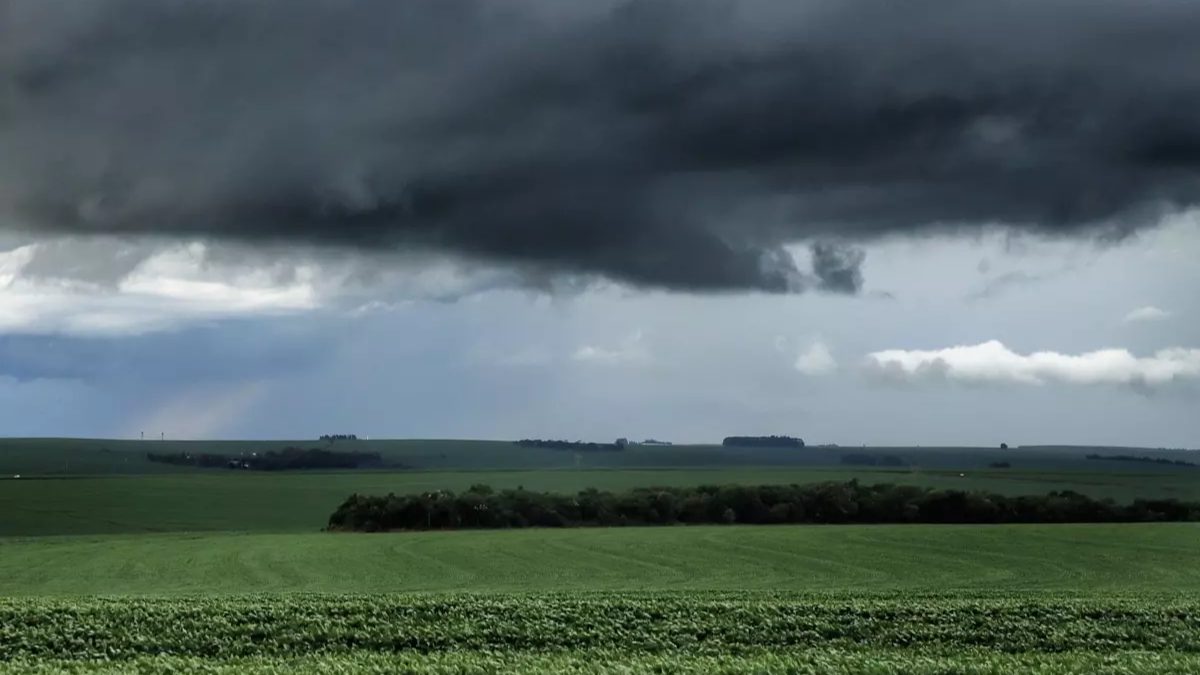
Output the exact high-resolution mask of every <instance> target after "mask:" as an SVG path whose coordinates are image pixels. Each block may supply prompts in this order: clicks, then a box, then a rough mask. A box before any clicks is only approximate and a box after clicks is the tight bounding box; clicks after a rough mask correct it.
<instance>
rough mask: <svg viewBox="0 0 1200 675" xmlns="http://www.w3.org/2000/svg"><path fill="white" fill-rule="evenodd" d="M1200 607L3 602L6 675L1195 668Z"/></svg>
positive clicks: (816, 600)
mask: <svg viewBox="0 0 1200 675" xmlns="http://www.w3.org/2000/svg"><path fill="white" fill-rule="evenodd" d="M1198 624H1200V601H1196V600H1180V599H1173V600H1172V599H1165V598H1158V599H1149V600H1147V599H1145V598H1127V599H1113V598H1109V599H1092V600H1070V599H1062V598H1053V597H1039V598H1025V599H1011V598H965V597H936V596H906V595H897V596H890V597H889V596H880V597H870V598H844V597H843V598H837V597H830V596H824V597H820V596H811V597H810V596H803V595H791V594H761V593H750V594H746V593H739V594H712V593H687V594H671V593H648V594H616V593H611V594H599V595H597V594H586V593H585V594H547V595H537V596H530V595H515V596H513V595H460V596H456V595H441V596H404V595H385V596H364V597H345V596H343V597H330V596H290V597H272V598H262V597H234V598H225V599H213V598H201V597H197V598H180V599H142V600H135V599H129V598H125V599H107V600H106V599H75V600H49V599H27V600H5V601H0V662H3V663H4V664H5V665H4V666H3V667H2V668H6V669H10V670H8V672H38V671H39V670H40V671H42V672H59V671H68V672H69V671H71V670H101V671H103V670H109V671H110V672H171V671H177V672H178V671H187V672H294V671H300V672H318V671H321V672H364V671H366V672H397V671H401V672H419V673H425V672H428V673H438V672H480V673H482V672H496V671H542V672H545V671H553V672H679V671H682V672H730V673H735V672H739V673H740V672H799V673H803V672H814V673H815V672H874V673H901V672H918V673H952V672H958V673H961V672H978V673H999V672H1012V671H1013V670H1014V669H1015V670H1020V671H1026V672H1028V671H1034V670H1036V671H1038V672H1049V673H1063V672H1070V673H1075V672H1080V673H1082V672H1106V671H1108V672H1124V673H1142V672H1145V673H1151V672H1189V671H1193V672H1194V670H1195V668H1196V667H1197V666H1200V631H1198V630H1197V625H1198Z"/></svg>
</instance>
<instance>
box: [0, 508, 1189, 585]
mask: <svg viewBox="0 0 1200 675" xmlns="http://www.w3.org/2000/svg"><path fill="white" fill-rule="evenodd" d="M0 551H2V553H0V595H7V596H14V595H78V594H94V593H100V594H104V595H125V594H136V595H145V594H151V595H157V594H197V593H202V594H239V593H264V592H285V593H311V592H321V593H381V592H409V591H422V592H431V591H439V592H447V591H455V592H457V591H463V590H470V591H473V592H498V591H505V592H507V591H522V592H527V591H528V592H531V591H537V592H546V591H582V590H586V591H605V590H608V591H613V590H620V591H632V590H654V591H662V590H697V589H702V590H707V591H712V590H770V591H804V592H822V593H865V592H871V593H879V592H900V591H904V592H940V593H968V592H969V593H973V594H978V593H1009V592H1033V591H1054V592H1069V593H1071V594H1073V595H1076V596H1077V595H1079V594H1085V595H1100V596H1102V595H1107V594H1111V593H1126V594H1130V593H1151V592H1152V593H1189V594H1195V593H1197V592H1200V568H1197V567H1196V565H1195V564H1193V563H1194V561H1195V560H1196V559H1197V558H1198V557H1200V526H1197V525H1195V524H1190V523H1187V524H1176V523H1163V524H1155V525H1053V526H1036V525H1026V526H1005V525H997V526H953V525H943V526H922V525H911V526H837V527H821V526H786V525H781V526H759V527H754V526H726V527H721V526H715V527H713V526H697V527H672V528H608V529H590V530H589V529H567V530H512V531H459V532H425V533H405V534H390V535H355V534H349V535H336V534H322V533H315V534H261V535H237V534H204V535H199V534H195V535H179V534H173V535H142V536H106V537H53V538H36V539H16V540H11V539H10V540H7V541H5V543H4V544H3V545H2V546H0Z"/></svg>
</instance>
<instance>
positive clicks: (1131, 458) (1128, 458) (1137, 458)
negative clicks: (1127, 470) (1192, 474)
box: [1087, 455, 1200, 466]
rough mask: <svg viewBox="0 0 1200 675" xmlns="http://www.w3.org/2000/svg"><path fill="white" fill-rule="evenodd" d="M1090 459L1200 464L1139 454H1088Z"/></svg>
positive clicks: (1177, 464)
mask: <svg viewBox="0 0 1200 675" xmlns="http://www.w3.org/2000/svg"><path fill="white" fill-rule="evenodd" d="M1087 458H1088V459H1106V460H1111V461H1115V462H1148V463H1150V464H1169V465H1171V466H1200V465H1198V464H1195V463H1194V462H1185V461H1183V460H1182V459H1167V458H1166V457H1140V456H1138V455H1087Z"/></svg>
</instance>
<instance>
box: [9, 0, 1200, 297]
mask: <svg viewBox="0 0 1200 675" xmlns="http://www.w3.org/2000/svg"><path fill="white" fill-rule="evenodd" d="M1198 30H1200V4H1197V3H1195V2H1192V1H1191V0H1155V1H1153V2H1144V3H1135V2H1125V1H1120V2H1118V1H1115V0H1048V1H1044V2H1029V1H1028V0H1021V1H1019V2H1017V1H1012V0H992V1H990V2H986V3H974V2H970V3H965V2H959V1H957V0H953V1H952V0H913V1H912V2H903V3H897V2H892V1H890V0H889V1H887V2H885V1H883V0H811V1H808V2H792V1H788V0H776V1H766V0H745V1H742V2H722V1H717V0H688V1H686V2H685V1H682V0H648V1H633V2H612V1H610V0H605V1H601V0H597V1H595V2H580V3H562V2H556V1H552V0H513V1H511V2H486V1H484V0H439V1H437V2H395V1H393V0H387V1H383V0H380V1H372V0H360V1H358V2H341V1H338V0H207V1H205V2H188V1H184V0H79V1H77V2H70V3H48V2H45V1H44V0H0V217H5V214H6V216H7V218H8V219H10V221H11V222H12V223H15V224H18V225H20V226H23V227H26V228H30V229H34V230H37V231H51V230H53V231H57V232H67V233H89V232H103V233H134V234H138V233H153V234H165V235H169V236H176V235H185V236H202V237H213V238H232V239H245V240H251V241H284V242H288V241H291V242H301V243H304V244H312V243H316V244H331V245H346V246H351V247H362V248H371V249H389V248H397V249H398V248H406V249H411V248H416V249H420V248H426V247H427V248H430V249H434V250H444V251H449V252H452V253H454V254H456V255H460V256H465V257H468V258H480V259H486V260H493V261H501V262H504V263H506V264H512V265H515V266H517V267H518V268H520V269H523V270H525V271H527V272H529V273H530V274H534V275H536V274H545V273H558V272H566V273H580V274H601V275H605V276H609V277H612V278H616V279H620V280H624V281H627V282H631V283H634V284H638V285H646V286H662V287H670V288H679V289H692V290H728V289H762V290H769V291H789V290H802V289H804V288H808V287H814V286H815V287H821V288H826V289H830V290H839V291H849V290H854V289H856V288H857V287H858V286H859V283H860V275H859V272H858V267H859V265H860V264H861V257H859V256H857V255H856V254H853V253H849V252H850V251H852V250H853V249H841V248H837V247H834V248H830V247H828V246H825V245H818V246H816V247H815V248H814V256H813V258H814V260H815V261H816V263H817V268H816V269H815V270H814V271H813V273H812V274H810V273H808V272H806V271H800V270H798V269H797V267H796V265H795V263H794V261H793V260H792V258H791V256H790V255H789V254H788V253H787V252H786V250H785V249H784V246H785V245H787V244H790V243H795V242H803V241H834V240H836V241H840V242H853V241H857V240H865V239H869V238H871V237H875V236H880V235H883V234H890V233H897V232H899V233H913V232H921V231H928V230H930V229H932V228H970V227H985V226H993V225H995V224H997V223H1003V224H1005V225H1007V226H1010V227H1016V228H1026V229H1031V230H1038V231H1041V232H1045V233H1049V234H1071V235H1074V234H1082V235H1090V234H1094V233H1104V234H1108V235H1112V234H1114V233H1115V234H1120V233H1122V232H1126V231H1129V230H1130V229H1131V228H1133V227H1136V226H1138V225H1139V224H1141V223H1145V222H1151V221H1153V220H1154V219H1155V216H1156V215H1157V214H1160V213H1162V212H1164V211H1166V210H1169V209H1173V208H1180V207H1183V206H1187V205H1191V204H1194V203H1195V202H1196V201H1197V198H1198V197H1200V180H1197V178H1198V175H1197V174H1198V171H1197V170H1198V168H1200V68H1196V67H1195V64H1196V63H1200V40H1197V39H1196V34H1197V31H1198Z"/></svg>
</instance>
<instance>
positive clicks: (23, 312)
mask: <svg viewBox="0 0 1200 675" xmlns="http://www.w3.org/2000/svg"><path fill="white" fill-rule="evenodd" d="M41 246H42V245H41V244H30V245H26V246H21V247H18V248H15V249H12V250H9V251H0V333H66V334H72V335H135V334H139V333H146V332H151V331H156V330H164V329H169V328H173V327H175V326H177V325H180V324H182V323H188V322H194V321H205V320H211V319H222V318H231V317H237V316H247V315H271V314H284V313H292V312H298V311H305V310H310V309H313V308H315V307H316V306H317V305H318V298H317V291H316V288H315V285H314V276H315V272H314V270H313V269H311V268H308V267H304V266H297V267H295V268H294V269H291V270H288V272H289V274H288V278H287V279H286V280H284V279H281V278H278V277H277V276H274V275H272V274H270V273H268V272H266V271H262V270H241V269H236V268H232V267H228V266H224V265H219V264H215V263H213V262H212V261H211V260H209V259H208V256H207V248H206V247H205V246H204V245H203V244H198V243H197V244H189V245H182V246H178V247H173V248H167V249H164V250H161V251H159V252H157V253H154V254H153V255H150V256H149V257H147V258H145V259H144V260H143V261H142V262H141V263H139V264H137V265H136V266H135V267H134V268H133V269H132V270H131V271H130V272H129V273H127V274H125V275H124V276H122V277H121V278H120V279H119V280H118V281H117V283H116V284H115V285H108V284H104V283H99V282H95V281H89V280H82V279H72V278H66V277H54V276H45V275H37V274H31V273H30V272H29V268H30V265H31V264H32V263H33V262H34V261H35V260H36V258H37V255H38V253H39V252H40V250H41Z"/></svg>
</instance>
